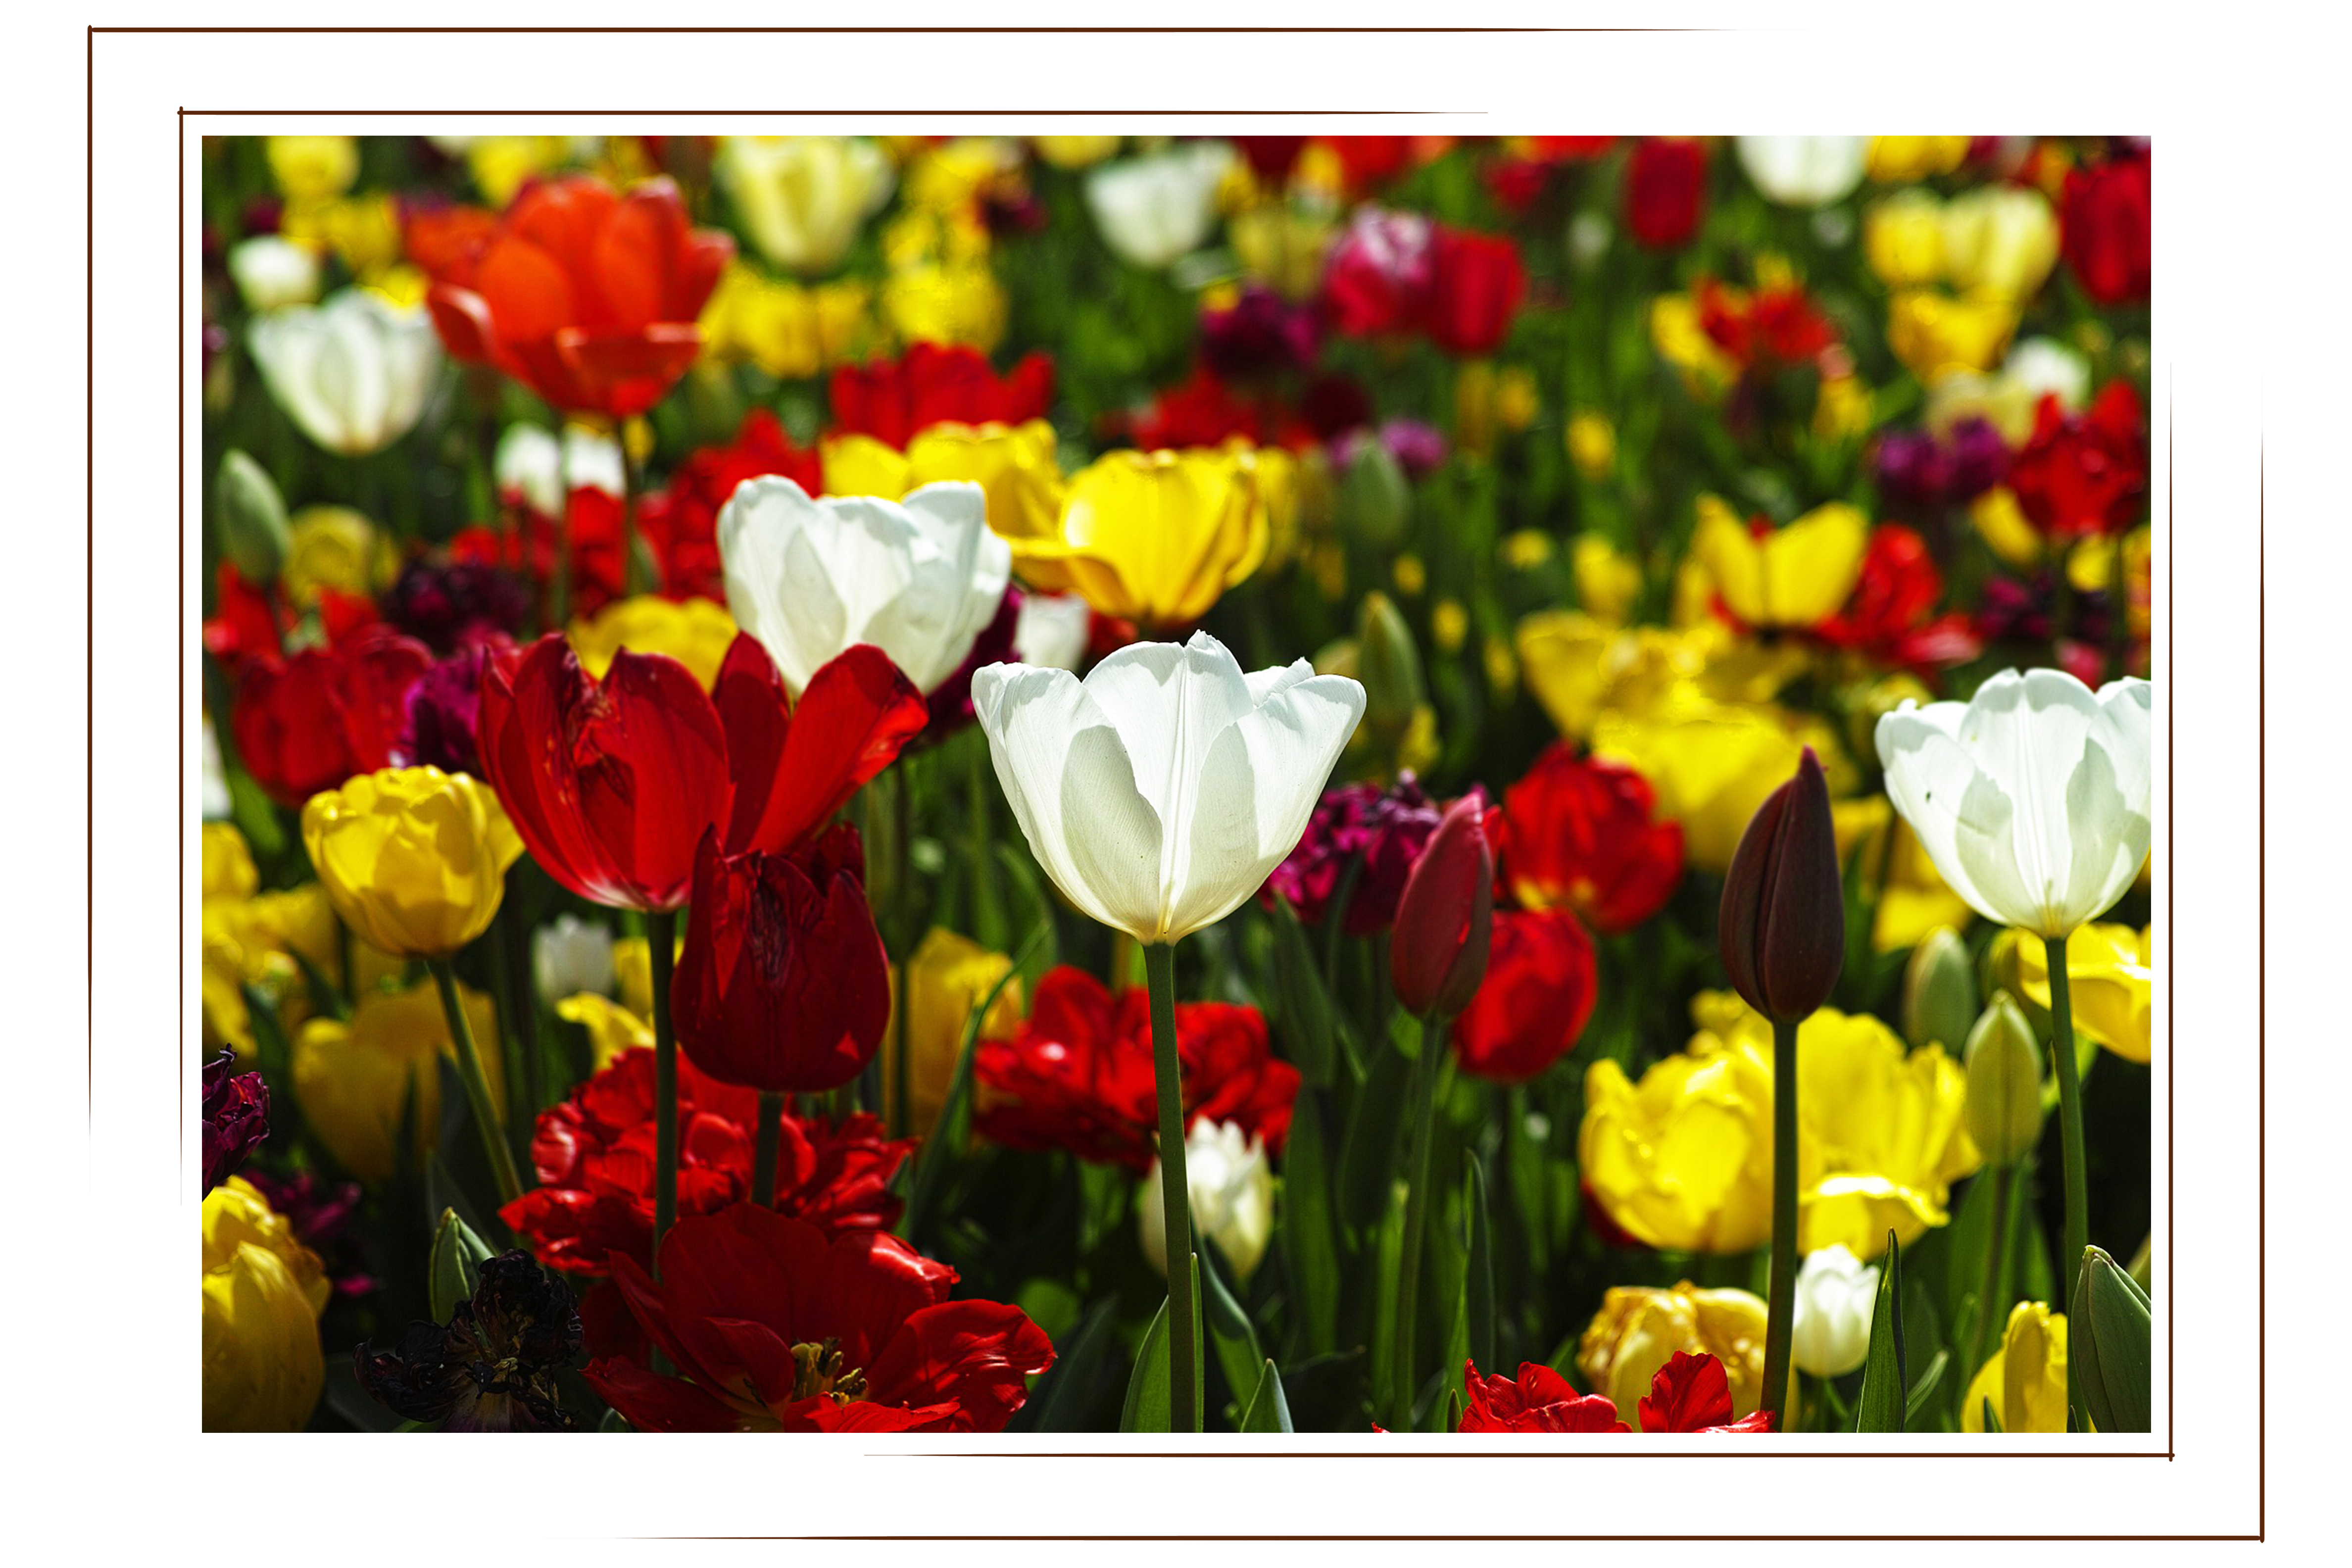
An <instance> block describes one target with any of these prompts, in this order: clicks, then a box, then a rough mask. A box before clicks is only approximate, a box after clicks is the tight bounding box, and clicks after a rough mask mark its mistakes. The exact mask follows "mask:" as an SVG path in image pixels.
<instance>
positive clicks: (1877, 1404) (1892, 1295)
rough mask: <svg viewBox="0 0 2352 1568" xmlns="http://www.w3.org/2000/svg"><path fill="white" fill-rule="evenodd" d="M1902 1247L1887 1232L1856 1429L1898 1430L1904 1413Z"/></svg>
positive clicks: (1855, 1411)
mask: <svg viewBox="0 0 2352 1568" xmlns="http://www.w3.org/2000/svg"><path fill="white" fill-rule="evenodd" d="M1902 1302H1903V1248H1902V1247H1901V1246H1900V1245H1899V1244H1898V1243H1897V1242H1896V1241H1895V1233H1894V1232H1893V1231H1891V1230H1890V1231H1888V1232H1887V1233H1886V1268H1885V1273H1884V1274H1882V1275H1881V1276H1880V1277H1879V1281H1878V1301H1877V1304H1876V1305H1875V1306H1874V1308H1873V1309H1872V1310H1871V1314H1870V1359H1869V1360H1867V1361H1865V1362H1864V1363H1863V1365H1862V1397H1861V1398H1860V1399H1859V1400H1858V1401H1857V1402H1856V1404H1855V1408H1854V1426H1853V1429H1854V1430H1855V1431H1857V1432H1900V1431H1902V1430H1903V1426H1904V1422H1905V1418H1906V1384H1907V1381H1908V1380H1907V1379H1906V1376H1905V1374H1904V1365H1903V1306H1902Z"/></svg>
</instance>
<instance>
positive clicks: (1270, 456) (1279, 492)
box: [1055, 436, 1307, 572]
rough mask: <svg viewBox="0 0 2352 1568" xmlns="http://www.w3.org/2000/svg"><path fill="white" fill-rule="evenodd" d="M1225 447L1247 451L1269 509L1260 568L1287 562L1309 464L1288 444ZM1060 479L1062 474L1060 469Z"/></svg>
mask: <svg viewBox="0 0 2352 1568" xmlns="http://www.w3.org/2000/svg"><path fill="white" fill-rule="evenodd" d="M1225 449H1226V450H1227V451H1230V452H1234V453H1236V454H1246V455H1247V456H1248V457H1249V458H1250V459H1251V462H1252V465H1253V467H1254V468H1255V469H1256V474H1257V499H1258V504H1259V505H1260V506H1262V507H1264V508H1265V560H1264V561H1261V562H1260V563H1258V569H1259V570H1260V571H1265V572H1271V571H1273V570H1274V569H1275V568H1276V567H1277V566H1286V565H1288V564H1289V563H1290V562H1291V559H1292V558H1293V557H1294V556H1296V555H1297V553H1298V542H1299V529H1300V526H1301V518H1302V514H1303V513H1304V512H1305V510H1306V490H1307V478H1306V466H1305V465H1304V464H1302V463H1301V462H1300V461H1299V460H1298V458H1297V457H1296V456H1294V455H1293V454H1292V453H1291V451H1290V450H1289V449H1288V448H1287V447H1252V446H1251V445H1250V444H1249V443H1248V442H1247V441H1244V440H1243V439H1242V438H1241V437H1238V436H1236V437H1234V438H1233V439H1231V440H1230V441H1227V442H1226V443H1225ZM1055 478H1056V479H1059V478H1060V475H1059V472H1058V471H1056V474H1055Z"/></svg>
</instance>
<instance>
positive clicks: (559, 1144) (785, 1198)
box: [499, 1046, 915, 1276]
mask: <svg viewBox="0 0 2352 1568" xmlns="http://www.w3.org/2000/svg"><path fill="white" fill-rule="evenodd" d="M677 1110H678V1126H679V1136H678V1171H677V1212H678V1215H679V1217H680V1218H689V1217H691V1216H693V1215H705V1214H716V1213H717V1212H718V1211H719V1210H720V1209H723V1208H725V1207H726V1206H727V1205H730V1204H733V1203H739V1202H740V1201H742V1200H743V1199H745V1198H748V1197H750V1196H751V1154H752V1146H753V1144H754V1142H755V1141H756V1140H757V1137H758V1133H759V1119H760V1097H759V1095H758V1094H757V1093H756V1092H754V1091H753V1090H751V1089H737V1088H735V1087H733V1086H732V1085H730V1084H724V1083H720V1082H719V1080H718V1079H714V1078H710V1077H708V1076H706V1075H705V1074H703V1073H701V1072H699V1071H698V1070H697V1069H696V1068H695V1065H694V1064H693V1063H692V1062H691V1061H680V1062H679V1063H678V1067H677ZM914 1147H915V1145H914V1143H913V1142H912V1141H905V1142H891V1141H888V1140H886V1139H885V1138H884V1137H883V1136H882V1123H881V1122H880V1121H877V1120H876V1119H875V1118H873V1117H871V1116H866V1115H864V1114H859V1115H856V1116H851V1117H848V1118H846V1119H845V1120H844V1121H839V1122H834V1121H825V1120H823V1119H822V1118H806V1119H803V1118H802V1117H798V1116H794V1115H793V1114H792V1112H791V1111H789V1110H787V1111H785V1112H784V1113H783V1127H782V1137H781V1138H780V1140H779V1142H778V1143H777V1148H776V1212H777V1213H779V1214H783V1215H792V1216H793V1217H794V1218H795V1219H804V1220H807V1221H808V1222H809V1223H810V1224H812V1225H814V1226H816V1227H817V1228H818V1229H819V1230H821V1231H823V1232H824V1234H825V1236H826V1237H828V1238H830V1237H835V1236H839V1235H842V1234H844V1233H845V1232H848V1231H857V1230H866V1231H871V1230H880V1229H883V1228H885V1227H887V1226H890V1225H893V1224H895V1223H896V1222H897V1220H898V1211H899V1209H900V1208H901V1207H902V1206H903V1205H901V1203H900V1201H899V1200H898V1199H897V1198H895V1197H892V1196H891V1195H890V1191H889V1188H890V1178H891V1177H892V1176H893V1175H894V1174H896V1173H897V1172H898V1167H899V1166H900V1165H901V1164H902V1163H905V1161H906V1158H907V1156H908V1153H909V1152H912V1150H913V1149H914ZM530 1161H531V1164H532V1166H533V1168H534V1169H535V1171H536V1173H537V1174H538V1177H539V1185H538V1186H536V1187H534V1188H532V1189H531V1190H530V1192H527V1193H525V1194H523V1195H522V1196H520V1197H519V1198H517V1199H516V1200H515V1201H514V1202H512V1203H510V1204H509V1205H507V1206H506V1207H505V1208H503V1209H500V1210H499V1218H500V1219H503V1220H504V1221H506V1223H507V1224H508V1225H509V1226H512V1227H513V1229H514V1230H515V1232H516V1234H518V1235H520V1236H523V1237H528V1238H529V1239H530V1245H531V1249H532V1250H533V1251H534V1252H536V1253H537V1254H538V1255H539V1259H540V1261H541V1262H542V1263H545V1264H547V1265H548V1266H549V1267H551V1268H561V1269H563V1270H565V1271H566V1272H568V1273H572V1274H581V1275H588V1276H599V1275H603V1274H605V1273H607V1272H609V1271H610V1268H611V1258H612V1256H613V1255H614V1254H615V1253H618V1254H621V1255H622V1256H624V1257H626V1258H629V1259H630V1260H632V1261H633V1262H635V1264H637V1265H638V1267H640V1268H652V1267H653V1261H654V1054H653V1052H651V1051H649V1050H647V1049H646V1048H645V1047H642V1046H640V1047H634V1048H632V1049H630V1050H626V1051H624V1052H622V1053H621V1055H620V1056H619V1057H618V1058H615V1059H614V1062H613V1065H612V1066H610V1067H608V1068H605V1069H604V1071H603V1072H600V1073H598V1074H596V1075H595V1076H594V1077H593V1078H592V1079H589V1080H588V1081H587V1082H585V1083H583V1084H582V1085H581V1086H580V1087H579V1088H577V1089H573V1090H572V1095H571V1098H570V1099H568V1100H564V1101H563V1102H562V1104H561V1105H556V1106H551V1107H550V1108H549V1109H548V1110H542V1111H541V1112H540V1113H539V1129H538V1131H537V1132H536V1133H534V1134H533V1136H532V1138H531V1141H530Z"/></svg>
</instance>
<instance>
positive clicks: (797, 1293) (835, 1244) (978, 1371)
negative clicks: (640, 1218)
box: [587, 1204, 1054, 1432]
mask: <svg viewBox="0 0 2352 1568" xmlns="http://www.w3.org/2000/svg"><path fill="white" fill-rule="evenodd" d="M613 1275H614V1280H615V1281H616V1282H617V1283H618V1284H619V1286H620V1288H621V1291H622V1294H623V1296H624V1297H625V1299H626V1300H627V1302H628V1308H629V1310H630V1311H631V1312H632V1313H633V1314H635V1317H636V1320H637V1321H638V1322H639V1323H640V1324H641V1325H643V1327H644V1329H645V1331H646V1335H647V1337H648V1338H649V1339H650V1340H651V1341H652V1342H653V1344H654V1345H656V1346H657V1347H658V1348H659V1349H660V1350H661V1351H662V1352H663V1353H664V1354H666V1355H667V1357H668V1358H669V1361H670V1364H671V1365H672V1366H674V1367H676V1368H677V1375H675V1376H665V1375H663V1374H661V1373H655V1372H653V1371H651V1370H649V1369H648V1368H647V1367H646V1366H645V1365H643V1364H641V1363H638V1362H636V1361H634V1360H624V1359H620V1358H607V1359H605V1360H602V1361H594V1362H591V1363H589V1364H588V1371H587V1378H588V1384H589V1386H591V1387H592V1388H593V1389H595V1391H596V1392H597V1393H598V1394H602V1395H603V1396H604V1400H605V1402H606V1403H608V1404H609V1405H612V1406H613V1408H614V1409H615V1410H617V1411H619V1412H620V1413H621V1414H622V1415H624V1416H625V1417H626V1418H627V1419H628V1421H629V1424H630V1425H631V1426H635V1427H637V1428H638V1429H639V1430H641V1431H647V1432H779V1431H782V1432H1001V1431H1003V1429H1004V1424H1005V1423H1006V1422H1007V1421H1009V1420H1011V1419H1012V1418H1013V1412H1014V1411H1016V1410H1018V1409H1020V1408H1021V1406H1022V1405H1023V1403H1024V1401H1026V1399H1027V1398H1028V1395H1029V1384H1028V1379H1029V1378H1030V1377H1031V1376H1032V1375H1034V1374H1035V1373H1041V1372H1044V1371H1045V1369H1046V1368H1047V1367H1049V1366H1051V1365H1053V1364H1054V1347H1053V1345H1052V1343H1051V1342H1048V1341H1047V1340H1046V1338H1045V1331H1043V1330H1041V1329H1039V1328H1038V1327H1037V1325H1036V1324H1034V1323H1033V1322H1031V1321H1029V1318H1028V1314H1026V1313H1024V1312H1023V1311H1022V1310H1020V1309H1019V1308H1018V1307H1008V1306H1004V1305H1002V1304H1000V1303H998V1302H995V1301H950V1300H948V1291H949V1289H950V1288H951V1287H952V1286H953V1285H954V1284H955V1281H956V1271H955V1270H954V1269H952V1268H949V1267H948V1266H947V1265H946V1264H944V1263H935V1262H933V1261H932V1260H931V1259H929V1258H925V1257H923V1256H922V1255H921V1254H919V1253H918V1252H916V1251H915V1249H914V1248H912V1247H908V1245H907V1244H906V1243H905V1242H903V1241H900V1240H899V1239H898V1237H895V1236H887V1235H883V1234H881V1233H879V1232H876V1231H855V1232H851V1233H848V1234H845V1235H842V1236H836V1237H834V1238H833V1239H832V1240H831V1241H827V1240H826V1239H825V1237H824V1233H823V1232H822V1231H820V1230H818V1229H817V1228H816V1227H815V1226H813V1225H810V1224H808V1223H807V1222H806V1221H804V1220H797V1219H790V1218H787V1217H785V1216H784V1215H780V1214H777V1213H775V1212H774V1211H772V1210H770V1209H763V1208H761V1207H759V1206H757V1205H752V1204H738V1205H735V1206H734V1207H732V1208H730V1209H726V1210H723V1211H721V1212H720V1213H719V1214H715V1215H704V1216H701V1217H699V1218H695V1219H682V1220H680V1221H678V1223H677V1226H675V1227H673V1228H672V1229H671V1231H670V1233H669V1235H668V1236H667V1237H664V1238H663V1240H662V1244H661V1279H662V1283H660V1284H658V1285H657V1284H656V1283H655V1282H654V1281H653V1280H652V1279H648V1278H647V1277H646V1271H645V1270H644V1269H643V1268H639V1267H638V1266H637V1265H636V1263H635V1260H633V1259H631V1258H622V1257H615V1258H614V1262H613Z"/></svg>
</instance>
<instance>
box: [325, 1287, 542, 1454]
mask: <svg viewBox="0 0 2352 1568" xmlns="http://www.w3.org/2000/svg"><path fill="white" fill-rule="evenodd" d="M581 1338H582V1335H581V1327H580V1312H579V1309H578V1307H577V1306H576V1305H575V1304H574V1303H573V1301H572V1290H571V1288H570V1287H569V1286H567V1285H565V1284H564V1282H563V1281H562V1279H559V1278H558V1277H557V1276H556V1275H555V1274H554V1273H553V1272H551V1270H548V1269H544V1268H541V1267H540V1265H539V1264H538V1263H537V1262H536V1261H534V1260H533V1259H532V1258H531V1256H530V1254H529V1253H527V1252H503V1253H500V1254H499V1256H497V1257H496V1258H485V1259H484V1260H483V1262H482V1266H481V1275H480V1279H479V1282H478V1284H477V1285H476V1286H475V1289H474V1294H473V1298H472V1300H466V1301H460V1302H459V1303H458V1304H457V1310H456V1312H454V1313H452V1314H451V1316H450V1319H449V1321H448V1324H447V1326H446V1327H445V1326H443V1325H442V1324H439V1323H427V1322H414V1323H411V1324H409V1325H408V1329H407V1331H406V1332H404V1333H403V1334H402V1335H401V1336H400V1338H399V1339H398V1340H396V1341H394V1342H393V1343H392V1344H390V1345H389V1346H386V1347H385V1348H383V1349H381V1350H379V1349H378V1348H376V1346H375V1345H374V1343H373V1342H363V1343H362V1344H361V1345H360V1347H359V1348H358V1349H357V1350H355V1351H353V1352H352V1370H353V1371H354V1372H356V1373H358V1374H359V1382H360V1386H361V1387H362V1388H363V1389H365V1390H367V1392H368V1394H370V1395H371V1396H372V1397H373V1398H374V1399H375V1400H376V1402H377V1403H379V1404H381V1405H383V1406H385V1407H386V1408H387V1409H389V1410H391V1411H392V1412H393V1413H394V1415H402V1416H405V1417H406V1418H407V1419H409V1420H411V1421H417V1422H422V1423H424V1424H425V1425H427V1426H436V1425H437V1426H440V1428H441V1429H442V1430H443V1431H445V1432H568V1431H572V1430H573V1429H574V1428H576V1427H577V1426H579V1424H580V1418H579V1416H578V1415H574V1414H573V1413H572V1411H569V1410H567V1409H565V1408H564V1407H563V1406H562V1405H560V1404H558V1403H557V1402H556V1401H557V1395H558V1390H557V1388H556V1384H555V1373H556V1372H557V1370H558V1369H559V1368H562V1367H566V1366H569V1365H571V1364H572V1362H573V1361H574V1360H575V1359H576V1358H577V1357H578V1356H579V1354H580V1344H581Z"/></svg>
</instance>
